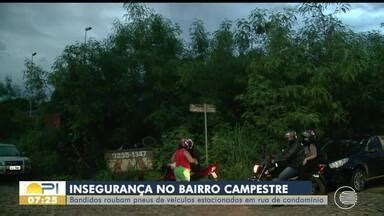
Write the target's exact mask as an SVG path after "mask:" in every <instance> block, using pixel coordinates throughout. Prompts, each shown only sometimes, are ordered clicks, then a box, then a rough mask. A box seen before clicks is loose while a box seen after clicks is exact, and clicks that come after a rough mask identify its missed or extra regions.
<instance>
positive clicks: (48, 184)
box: [19, 181, 66, 205]
mask: <svg viewBox="0 0 384 216" xmlns="http://www.w3.org/2000/svg"><path fill="white" fill-rule="evenodd" d="M65 185H66V184H65V181H20V182H19V204H20V205H65V204H66V193H65V191H66V189H65Z"/></svg>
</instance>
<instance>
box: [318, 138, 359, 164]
mask: <svg viewBox="0 0 384 216" xmlns="http://www.w3.org/2000/svg"><path fill="white" fill-rule="evenodd" d="M362 142H364V140H360V141H358V140H335V141H331V142H329V143H327V144H326V145H325V146H324V147H323V148H322V149H321V154H323V155H324V156H325V159H327V160H336V159H340V158H343V157H348V156H349V155H351V154H353V153H356V152H358V151H359V150H360V148H361V145H362Z"/></svg>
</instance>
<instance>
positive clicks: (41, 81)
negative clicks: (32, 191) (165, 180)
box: [0, 3, 384, 179]
mask: <svg viewBox="0 0 384 216" xmlns="http://www.w3.org/2000/svg"><path fill="white" fill-rule="evenodd" d="M123 7H124V9H125V10H126V12H127V13H126V15H125V18H126V20H125V21H124V22H119V21H116V22H115V23H114V28H113V31H112V32H111V33H110V35H109V37H108V38H106V39H105V40H104V41H94V40H90V41H88V42H87V44H82V43H74V44H70V45H67V46H66V47H65V49H64V50H63V52H62V54H61V55H60V56H58V57H57V58H56V61H55V63H54V65H53V67H52V71H50V72H49V73H48V72H46V71H44V70H43V69H42V68H41V67H39V66H36V65H34V64H32V62H30V61H28V60H27V61H26V65H25V66H26V70H25V75H26V87H27V90H28V91H29V92H30V94H32V95H34V97H35V99H36V100H38V101H44V100H43V99H44V98H45V92H47V91H46V88H47V85H48V84H49V85H52V86H53V87H54V91H53V93H52V96H51V100H50V101H47V102H46V103H36V105H38V111H39V112H38V113H39V114H38V115H39V118H36V121H37V122H38V123H37V124H33V122H31V121H32V120H31V121H27V120H26V122H28V123H26V125H29V126H28V127H24V126H20V127H19V124H20V125H22V124H23V123H22V122H23V121H24V120H23V119H24V117H23V115H22V114H21V113H22V112H23V111H25V106H24V105H23V107H22V108H21V107H20V108H18V109H15V110H18V111H15V113H19V114H17V115H16V114H15V113H13V112H14V111H13V109H12V107H16V105H9V106H8V105H6V104H5V103H4V104H3V103H2V102H1V104H0V108H1V109H2V110H4V113H6V114H2V115H1V120H2V121H4V125H1V127H2V128H4V131H7V128H5V125H8V124H9V125H13V126H15V127H14V128H13V126H12V127H10V128H12V131H15V134H18V136H20V135H19V133H24V132H25V130H26V129H25V128H31V129H30V130H29V131H27V132H26V133H25V134H24V135H23V136H20V137H21V139H20V142H19V143H20V145H22V146H23V149H25V150H26V151H28V152H29V154H30V155H31V157H32V158H33V159H34V160H39V159H40V158H41V160H42V162H41V163H40V165H37V166H38V167H37V168H38V169H41V170H40V171H39V172H41V174H52V173H57V172H59V173H60V175H63V176H65V175H67V174H74V175H77V176H80V177H87V176H88V177H90V176H92V174H95V176H96V178H98V179H109V178H117V177H116V176H113V175H112V174H111V173H109V171H107V170H106V168H105V161H104V152H105V151H106V150H111V149H117V148H119V147H120V146H122V145H125V146H128V147H133V146H134V143H139V142H141V140H142V138H143V137H145V136H152V137H155V138H156V139H158V140H161V142H160V145H159V146H157V147H156V148H154V151H155V168H156V170H158V169H159V168H160V167H161V166H162V165H164V164H165V163H167V162H169V159H170V156H171V154H172V152H173V151H174V150H175V149H176V147H177V141H178V140H179V139H180V138H182V137H190V138H192V139H193V140H194V141H195V146H196V151H197V154H198V155H201V157H199V161H200V162H204V161H205V158H204V157H205V156H204V155H205V154H204V153H205V147H204V133H203V132H204V128H203V123H204V118H203V115H202V113H191V112H190V111H189V110H188V108H189V105H190V104H203V103H207V104H214V105H216V107H217V112H216V113H214V114H211V113H209V114H208V127H209V130H208V137H209V158H210V161H216V162H218V163H219V166H220V170H221V171H222V176H223V177H224V178H229V179H234V178H246V177H247V175H248V174H249V173H248V172H249V169H250V166H251V163H252V161H253V160H256V159H258V158H260V157H262V156H263V154H265V153H267V152H274V151H277V150H279V149H280V148H281V147H282V145H284V141H283V140H282V134H283V132H284V131H285V130H287V129H294V130H296V131H298V132H300V131H301V130H304V129H307V128H313V129H315V131H316V132H317V134H318V137H319V138H320V141H323V140H325V139H331V138H334V137H339V136H342V137H346V136H350V135H353V134H362V133H371V134H372V133H382V131H383V130H384V124H383V119H384V111H383V110H384V102H383V101H382V100H381V99H380V98H382V97H383V96H384V92H383V91H384V90H383V88H382V83H383V81H384V75H383V73H382V71H383V66H382V64H381V62H383V60H384V59H383V56H384V43H383V42H384V37H383V35H382V34H380V33H379V32H377V31H372V32H364V33H356V32H354V31H352V30H351V29H350V28H349V27H348V26H347V25H345V24H343V23H342V22H341V21H340V20H338V19H337V15H338V14H339V13H348V10H349V9H350V6H349V5H348V4H319V3H304V4H301V5H300V6H299V7H298V8H296V9H286V10H281V11H268V10H260V9H255V10H253V11H252V12H251V13H250V14H249V16H248V17H245V18H241V19H238V20H236V21H231V20H224V21H223V22H222V24H221V25H220V26H219V28H218V29H217V30H216V31H213V32H208V31H207V30H206V28H205V26H204V22H203V21H201V20H195V21H194V22H193V23H192V25H191V27H190V32H189V33H190V34H189V35H190V41H189V42H185V41H183V39H182V38H181V31H180V28H179V26H178V25H177V23H174V22H172V20H169V19H166V18H165V17H163V16H161V15H159V14H156V13H155V12H154V11H153V10H151V9H150V8H148V7H147V6H146V5H144V4H138V3H126V4H124V5H123ZM47 78H48V82H47V81H46V80H47ZM6 83H8V84H1V83H0V94H8V95H14V94H15V93H14V92H13V90H10V89H12V88H11V87H10V86H12V85H11V84H10V81H6ZM5 92H6V93H5ZM25 102H26V101H25V100H24V102H23V103H25ZM3 105H4V106H8V107H7V108H4V107H3ZM51 113H58V114H60V120H61V125H60V129H58V131H54V130H53V131H51V130H50V129H47V128H44V127H42V125H41V122H42V119H43V117H44V115H46V114H51ZM7 116H10V117H9V118H8V117H7ZM31 125H33V126H31ZM17 128H19V129H17ZM22 128H23V129H22ZM12 131H7V133H13V132H12ZM1 136H3V137H4V134H1ZM75 149H76V150H77V152H76V150H75ZM45 155H48V156H46V157H45ZM59 161H60V162H59ZM62 161H65V162H62ZM63 164H68V166H65V167H63ZM58 170H60V171H58ZM156 170H155V171H154V172H153V173H151V174H148V175H147V177H148V178H155V176H156V175H157V173H156ZM136 175H138V174H137V173H129V174H127V176H125V177H124V176H123V177H121V178H136V177H135V176H136Z"/></svg>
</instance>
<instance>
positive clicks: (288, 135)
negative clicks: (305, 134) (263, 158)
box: [284, 130, 297, 141]
mask: <svg viewBox="0 0 384 216" xmlns="http://www.w3.org/2000/svg"><path fill="white" fill-rule="evenodd" d="M284 138H285V139H287V140H288V141H291V140H296V139H297V134H296V132H295V131H293V130H288V131H287V132H286V133H285V134H284Z"/></svg>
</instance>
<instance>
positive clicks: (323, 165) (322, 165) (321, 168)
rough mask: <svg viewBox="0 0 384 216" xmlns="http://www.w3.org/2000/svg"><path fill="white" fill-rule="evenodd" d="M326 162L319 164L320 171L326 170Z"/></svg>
mask: <svg viewBox="0 0 384 216" xmlns="http://www.w3.org/2000/svg"><path fill="white" fill-rule="evenodd" d="M325 167H327V165H326V164H319V173H323V172H324V171H325Z"/></svg>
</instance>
